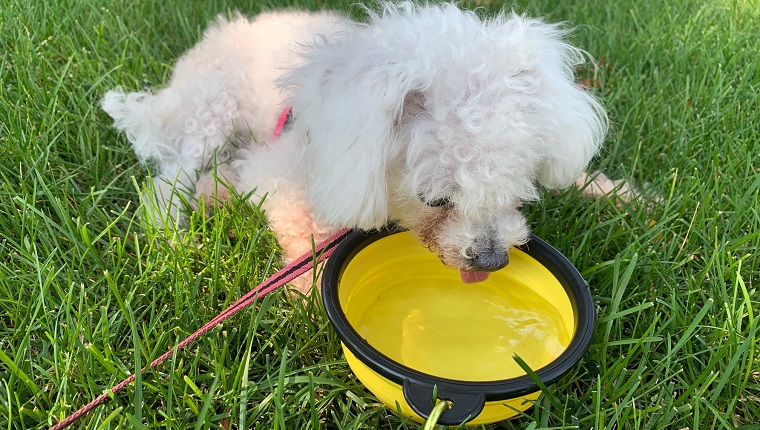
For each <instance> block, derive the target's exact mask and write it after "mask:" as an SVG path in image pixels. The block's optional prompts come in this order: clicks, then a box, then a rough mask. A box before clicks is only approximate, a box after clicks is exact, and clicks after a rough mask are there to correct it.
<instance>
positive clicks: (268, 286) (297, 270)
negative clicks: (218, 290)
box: [49, 229, 349, 430]
mask: <svg viewBox="0 0 760 430" xmlns="http://www.w3.org/2000/svg"><path fill="white" fill-rule="evenodd" d="M348 233H349V230H348V229H343V230H340V231H338V232H337V233H335V234H334V235H332V236H330V237H329V238H328V239H327V240H325V241H324V242H322V243H320V244H319V245H317V246H316V248H315V250H314V253H311V252H308V253H306V254H304V255H302V256H301V257H300V258H298V259H297V260H295V261H293V262H292V263H290V264H288V265H287V266H285V267H283V268H282V269H280V270H279V271H278V272H277V273H275V274H274V275H272V276H270V277H269V278H268V279H267V280H266V281H264V282H262V283H261V284H259V285H258V286H257V287H256V288H254V289H252V290H251V291H249V292H248V293H246V294H245V295H244V296H243V297H241V298H239V299H238V300H237V301H236V302H235V303H233V304H231V305H230V306H229V307H228V308H227V309H225V310H223V311H222V312H221V313H220V314H219V315H217V316H216V317H214V318H213V319H212V320H211V321H209V322H207V323H206V324H205V325H204V326H203V327H201V328H199V329H198V330H197V331H196V332H195V333H193V334H191V335H190V336H188V337H186V338H185V339H184V340H183V341H182V342H180V343H178V344H177V346H174V347H172V348H169V350H168V351H166V352H165V353H163V354H161V355H160V356H159V357H158V358H156V359H155V360H153V362H151V363H150V364H149V365H147V366H146V367H144V368H143V369H142V370H141V372H145V371H147V370H150V369H152V368H154V367H156V366H158V365H159V364H161V363H162V362H164V360H166V359H167V358H169V357H171V356H172V355H173V354H174V353H175V351H178V350H180V349H182V348H184V347H185V346H187V345H188V344H189V343H191V342H193V341H194V340H195V339H197V338H199V337H201V336H203V335H204V334H206V332H208V331H209V330H211V329H212V328H214V327H215V326H217V325H218V324H221V323H222V322H223V321H224V320H226V319H227V318H229V317H231V316H233V315H235V314H236V313H238V312H240V311H241V310H243V309H245V308H246V307H248V306H250V305H251V304H253V303H254V302H256V300H258V299H259V298H261V297H264V296H266V295H267V294H269V293H271V292H272V291H274V290H276V289H278V288H280V287H282V286H283V285H285V284H286V283H288V282H290V281H292V280H293V279H295V278H297V277H298V276H300V275H302V274H304V273H306V272H307V271H308V270H309V269H311V268H312V267H314V266H315V265H316V264H318V263H320V262H322V261H324V260H326V259H327V258H328V257H329V256H330V255H332V253H333V251H334V250H335V247H336V246H337V245H338V243H340V241H341V240H343V239H345V238H346V236H347V235H348ZM312 257H313V258H312ZM134 380H135V375H134V374H133V375H130V376H129V377H128V378H127V379H125V380H123V381H121V382H119V383H118V384H116V385H115V386H113V387H112V388H110V389H108V390H106V392H105V393H103V394H101V395H100V396H98V397H96V398H95V399H93V400H92V401H91V402H90V403H88V404H86V405H84V406H82V407H81V408H80V409H79V410H78V411H76V412H74V413H73V414H71V415H69V416H68V417H66V418H65V419H64V420H63V421H61V422H59V423H58V424H56V425H54V426H52V427H50V429H49V430H59V429H64V428H66V427H68V426H70V425H71V424H73V423H74V421H76V420H78V419H79V418H81V417H83V416H84V415H86V414H87V413H89V412H90V411H91V410H93V409H95V407H97V406H98V405H100V404H101V403H103V402H105V401H106V400H107V399H108V398H109V397H110V396H111V395H112V394H115V393H117V392H118V391H120V390H121V389H122V388H124V387H126V386H127V385H129V384H130V383H132V381H134Z"/></svg>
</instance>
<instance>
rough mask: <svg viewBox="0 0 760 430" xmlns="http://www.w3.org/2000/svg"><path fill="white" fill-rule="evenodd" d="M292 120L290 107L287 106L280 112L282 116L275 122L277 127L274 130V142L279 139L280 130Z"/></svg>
mask: <svg viewBox="0 0 760 430" xmlns="http://www.w3.org/2000/svg"><path fill="white" fill-rule="evenodd" d="M292 118H293V116H292V115H291V107H290V106H288V107H286V108H285V109H284V110H283V111H282V115H280V119H279V120H278V121H277V127H275V128H274V140H277V139H279V138H280V132H282V129H283V128H285V126H286V125H288V123H289V122H290V121H291V120H292Z"/></svg>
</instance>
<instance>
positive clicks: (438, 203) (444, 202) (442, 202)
mask: <svg viewBox="0 0 760 430" xmlns="http://www.w3.org/2000/svg"><path fill="white" fill-rule="evenodd" d="M420 200H422V203H425V204H426V205H428V206H430V207H431V208H439V207H442V206H450V205H451V200H449V198H448V197H442V198H440V199H435V200H427V199H425V198H424V197H420Z"/></svg>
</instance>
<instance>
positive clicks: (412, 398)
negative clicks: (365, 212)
mask: <svg viewBox="0 0 760 430" xmlns="http://www.w3.org/2000/svg"><path fill="white" fill-rule="evenodd" d="M322 298H323V300H324V305H325V309H326V311H327V316H328V318H329V319H330V321H331V322H332V324H333V326H334V327H335V330H336V332H337V334H338V336H339V337H340V339H341V341H342V342H343V350H344V352H345V355H346V360H347V361H348V364H349V366H350V367H351V370H352V371H353V372H354V374H355V375H356V376H357V377H358V378H359V380H360V381H361V382H362V383H363V384H364V385H365V386H366V387H367V388H368V389H369V390H370V391H372V393H374V394H375V396H376V397H377V398H378V399H379V400H380V401H382V402H383V403H384V404H385V405H386V406H388V407H389V408H391V409H392V410H394V411H395V410H400V412H401V413H402V414H403V415H405V416H407V417H411V418H412V419H415V420H417V421H421V420H423V419H425V418H427V417H428V416H429V415H430V413H431V411H432V409H433V407H434V406H435V403H434V400H435V397H434V393H435V396H437V398H438V399H441V400H448V401H449V402H450V403H451V405H452V406H451V408H450V409H449V410H447V411H446V412H444V413H443V414H442V415H441V416H440V418H439V420H438V423H440V424H447V425H456V424H460V423H463V422H468V423H469V424H487V423H492V422H496V421H501V420H503V419H507V418H510V417H513V416H515V415H517V414H519V413H520V412H522V411H524V410H526V409H528V408H530V407H531V406H532V404H533V403H534V402H535V400H536V399H537V398H538V395H539V394H540V391H539V388H538V386H537V384H536V383H535V381H534V380H533V379H532V378H531V377H530V376H528V375H527V374H526V373H525V371H524V370H523V368H522V367H521V366H520V365H519V364H518V362H517V361H516V360H515V359H514V356H515V355H517V356H519V357H520V358H521V359H522V360H523V361H524V362H525V364H527V365H528V366H530V368H531V369H533V370H534V371H535V373H536V375H537V376H538V378H539V379H540V380H541V381H542V382H543V383H544V384H545V385H548V384H551V383H553V382H554V381H556V380H557V379H559V378H560V377H561V376H562V375H564V374H565V373H566V372H568V371H569V370H570V369H571V368H572V367H573V366H574V365H576V364H577V363H578V361H579V360H580V359H581V357H582V356H583V354H585V352H586V350H587V349H588V346H589V344H590V342H591V339H592V335H593V332H594V323H595V313H594V303H593V299H592V297H591V294H590V292H589V290H588V288H587V287H586V283H585V282H584V280H583V278H582V277H581V275H580V273H578V271H577V270H576V269H575V267H573V265H572V264H571V263H570V262H569V261H568V260H567V258H565V257H564V256H563V255H562V254H560V253H559V252H558V251H557V250H556V249H554V248H553V247H551V246H550V245H548V244H547V243H546V242H544V241H542V240H541V239H538V238H537V237H535V236H534V237H531V239H530V241H529V242H528V243H527V244H526V245H524V246H521V247H519V248H518V249H513V250H511V251H510V253H509V264H508V265H507V267H505V268H504V269H501V270H499V271H497V272H494V273H492V274H491V275H490V276H489V277H488V279H487V280H485V281H483V282H478V283H471V284H465V283H463V282H462V280H461V278H460V275H459V272H458V271H456V270H453V269H450V268H448V267H446V266H444V265H443V264H442V263H441V262H440V260H439V259H438V257H437V256H436V254H435V253H433V252H431V251H429V250H428V249H426V248H424V247H422V246H420V245H419V244H418V243H417V241H416V240H415V239H414V238H413V237H412V236H411V234H410V233H408V232H398V231H395V232H394V231H380V232H371V233H366V232H360V231H354V232H352V233H351V234H350V235H349V236H348V237H347V238H346V239H344V240H343V242H342V243H341V244H340V245H339V246H338V248H337V249H336V250H335V252H334V253H333V255H332V256H331V257H330V259H329V260H328V262H327V265H326V266H325V270H324V272H323V274H322Z"/></svg>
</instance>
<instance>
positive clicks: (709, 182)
mask: <svg viewBox="0 0 760 430" xmlns="http://www.w3.org/2000/svg"><path fill="white" fill-rule="evenodd" d="M309 1H311V3H306V2H309ZM351 3H353V1H348V0H346V1H343V0H341V1H336V2H323V1H321V0H293V1H280V0H268V1H261V0H240V1H238V2H235V1H232V0H220V1H214V2H192V1H181V0H135V1H129V2H125V1H117V0H102V1H98V2H89V1H83V0H57V1H45V0H4V2H3V5H2V7H0V113H2V115H1V116H0V144H1V145H2V148H3V149H4V155H3V157H2V159H0V256H2V258H0V428H4V429H5V428H7V429H37V428H47V427H48V426H50V425H52V424H55V423H56V422H58V421H60V420H61V419H62V418H63V417H65V416H66V415H68V414H70V413H72V412H73V411H75V410H76V409H78V408H79V407H80V406H82V405H84V404H86V403H87V402H89V401H90V399H92V398H94V397H96V396H98V395H100V394H101V393H103V391H104V390H105V389H106V388H108V387H110V386H113V385H114V384H116V383H118V382H119V381H121V380H122V379H123V378H125V377H127V376H128V375H131V374H133V373H136V372H137V378H136V381H135V382H134V383H132V384H131V385H129V386H128V387H127V388H126V389H124V390H123V391H121V392H120V393H119V394H117V395H115V396H114V397H113V398H112V399H110V400H109V401H108V402H106V404H105V405H103V406H100V407H99V408H97V409H96V410H95V411H93V412H92V413H90V414H89V415H88V416H86V417H84V418H82V419H81V420H80V421H78V422H77V423H76V424H75V425H74V428H82V429H85V428H86V429H100V428H137V429H142V428H176V429H185V428H224V429H228V428H240V429H242V428H262V429H270V428H276V429H305V428H309V429H311V428H314V429H318V428H324V429H355V428H357V429H358V428H361V429H416V428H419V427H420V426H419V425H418V424H415V423H413V422H411V421H404V420H402V419H400V418H398V417H397V416H396V415H395V414H394V413H392V412H390V411H389V410H387V409H385V408H384V407H382V406H381V405H380V404H379V403H378V401H377V400H376V399H375V398H374V397H373V396H372V394H371V393H369V392H368V391H367V390H366V389H365V388H364V387H362V385H361V384H360V383H358V381H357V380H356V379H355V377H353V376H352V374H351V372H350V370H349V369H348V367H347V365H346V363H345V361H344V357H343V355H342V352H341V349H340V344H339V341H338V340H337V337H336V335H335V334H334V333H333V331H332V330H331V328H330V326H329V323H328V322H327V320H326V317H325V315H324V312H323V310H322V309H321V304H320V300H319V297H318V296H316V295H313V296H312V297H309V298H308V300H306V301H301V300H297V299H296V300H294V299H290V298H288V296H286V295H284V294H281V293H275V294H273V295H270V296H268V297H266V298H265V299H264V300H263V301H262V302H261V303H260V304H257V305H256V306H254V307H252V308H251V309H249V310H246V311H245V312H243V313H241V314H239V315H238V316H236V317H234V318H232V319H231V320H229V321H228V322H226V323H225V324H224V325H223V326H221V327H219V328H217V329H214V330H213V331H212V332H211V333H210V334H209V335H207V336H205V337H204V338H202V339H200V340H198V341H197V342H195V343H194V344H192V345H190V346H189V347H188V348H187V349H186V350H184V351H182V352H180V353H178V354H176V355H175V356H173V357H172V358H170V359H169V360H168V361H167V362H166V363H164V364H163V365H161V366H159V367H158V368H157V369H155V370H152V371H148V372H146V373H144V374H142V373H139V369H140V368H141V366H143V365H145V364H146V363H149V362H150V361H151V360H153V359H154V358H155V357H157V356H158V355H160V354H161V353H163V352H164V351H165V350H167V349H168V348H170V347H171V346H172V345H174V344H176V343H177V342H179V341H180V340H181V339H183V338H184V337H185V336H187V335H188V334H190V333H192V332H193V331H195V330H196V329H197V328H199V327H200V326H202V325H203V324H204V323H205V322H206V321H208V320H209V319H211V318H212V317H213V316H215V315H216V314H217V313H218V312H220V311H221V310H223V309H224V308H225V307H226V306H227V305H229V304H230V303H232V302H233V301H234V300H235V299H236V298H237V297H239V296H241V295H242V294H244V293H245V292H246V291H248V290H249V289H250V288H251V287H252V286H254V285H255V284H257V283H258V282H259V281H261V280H262V279H264V278H265V277H266V276H268V275H269V274H271V273H273V271H274V270H275V269H276V267H277V265H278V259H277V252H278V251H277V248H276V243H275V242H274V239H273V237H272V235H271V234H270V233H268V231H267V230H266V225H265V221H264V219H263V217H262V214H261V213H260V212H259V211H258V210H257V208H256V207H254V206H251V205H248V204H246V203H244V202H241V201H236V202H233V203H232V204H231V205H229V206H227V207H225V208H222V209H220V210H219V211H218V212H217V213H215V214H214V215H213V216H206V215H205V214H203V213H193V214H191V216H190V223H189V226H188V228H187V230H188V231H187V234H186V235H184V236H183V238H178V237H172V235H171V234H169V233H162V232H159V231H153V230H151V229H150V228H148V227H147V226H144V225H143V224H142V223H141V221H140V217H139V205H140V204H141V203H140V193H141V192H140V188H141V186H142V184H143V181H144V179H145V178H146V175H147V174H148V172H147V170H146V169H145V168H144V167H142V166H140V165H139V164H138V163H137V160H136V158H135V157H134V155H133V154H132V153H131V149H130V147H129V145H128V143H127V141H126V139H125V138H124V136H122V135H119V134H117V133H116V132H115V131H114V130H113V129H112V128H111V126H110V124H111V122H110V120H109V118H108V117H107V115H105V113H104V112H102V111H101V110H100V108H99V107H98V102H99V100H100V98H101V97H102V95H103V94H104V92H105V91H106V90H108V89H110V88H113V87H114V86H116V85H121V86H123V87H125V88H128V89H133V90H136V89H142V88H145V87H152V86H157V85H160V84H161V83H162V82H164V81H165V80H166V79H167V77H168V75H169V73H170V71H171V66H172V64H173V62H174V61H175V60H176V59H177V58H178V56H179V55H181V53H182V52H183V51H184V50H186V49H187V48H189V47H190V46H192V44H193V43H194V42H195V41H197V40H198V38H199V36H200V34H201V32H202V30H203V28H204V27H205V25H206V23H207V22H208V21H209V20H210V19H211V18H212V17H213V16H215V15H216V14H218V13H225V14H227V13H230V12H231V11H233V10H235V9H239V10H241V11H243V12H244V13H247V14H254V13H256V12H258V11H260V10H262V9H265V8H272V7H281V6H296V7H299V8H310V9H314V8H325V7H329V8H337V9H341V10H354V11H356V10H357V8H353V9H352V8H351V6H350V5H351ZM475 4H479V5H480V6H481V7H482V8H483V9H482V13H484V14H489V13H494V11H497V10H499V9H500V8H501V7H502V6H503V4H502V3H500V2H497V1H488V0H482V1H479V2H475V3H472V4H471V3H465V4H463V5H462V7H474V6H475ZM507 7H508V8H514V9H516V10H518V11H521V12H522V11H524V12H526V13H529V14H531V15H541V16H545V17H546V19H547V20H549V21H552V22H555V21H565V22H567V23H569V24H571V25H573V26H576V27H577V29H576V31H575V32H574V33H573V35H572V37H573V41H574V42H575V43H576V44H578V45H580V46H582V47H583V48H584V49H585V50H587V51H588V52H589V53H590V54H591V55H592V56H593V57H594V58H596V60H597V62H598V65H599V67H598V68H597V69H591V68H589V69H584V70H580V71H579V79H582V80H584V82H585V83H586V84H587V85H589V86H591V87H593V88H594V90H595V91H596V92H597V93H598V95H599V97H600V98H601V99H602V100H603V102H604V104H605V106H606V108H607V109H608V111H609V115H610V119H611V130H610V133H609V135H608V138H607V140H606V142H605V147H604V149H603V150H602V151H601V153H600V154H599V156H598V157H597V159H595V161H594V162H593V166H592V167H593V168H601V169H604V170H605V171H606V172H607V173H608V174H609V175H610V176H613V177H624V178H628V179H631V180H633V181H635V182H636V183H638V184H640V185H641V186H642V187H645V188H646V189H647V190H649V191H650V192H652V193H655V194H656V195H658V196H659V197H660V198H661V201H660V202H659V203H656V204H647V203H642V202H636V203H633V204H630V205H622V206H617V205H615V204H614V203H613V202H611V201H609V200H588V199H582V198H581V197H579V195H578V193H577V192H576V191H567V192H564V193H561V194H558V195H549V194H547V195H546V196H545V199H544V200H543V201H542V202H541V203H537V204H533V205H531V206H528V207H525V212H526V213H527V214H528V216H529V218H530V221H531V224H532V226H533V229H534V232H535V233H536V234H537V235H538V236H540V237H543V238H544V239H546V240H547V241H549V242H550V243H552V244H553V245H554V246H555V247H557V248H558V249H560V250H561V251H562V252H563V253H565V254H566V255H567V256H568V257H569V258H570V260H571V261H572V262H573V263H574V264H575V265H576V266H577V267H578V268H579V269H580V270H581V272H582V273H583V275H584V277H585V278H586V280H587V281H588V283H589V286H590V288H591V291H592V293H593V295H594V298H595V300H596V302H597V305H598V316H599V322H598V325H597V329H596V335H595V339H594V342H593V344H592V346H591V348H590V350H589V352H588V354H587V355H586V356H585V358H584V360H583V361H582V363H581V364H580V365H579V366H578V367H577V369H576V370H574V371H573V372H571V373H570V374H569V375H567V376H566V377H564V378H563V379H562V380H560V381H559V382H558V383H556V384H554V385H553V386H551V387H550V388H549V389H548V390H547V391H546V392H545V394H544V395H543V396H541V398H540V399H539V401H538V403H537V405H536V407H535V408H533V409H531V410H529V411H528V412H527V413H526V414H525V415H524V416H522V417H520V418H519V419H516V420H512V421H508V422H503V423H499V424H495V425H492V426H488V428H499V429H537V428H563V429H569V428H579V429H591V428H593V429H596V430H600V429H684V428H688V429H733V428H737V427H741V426H745V427H744V428H745V429H750V428H755V429H757V428H760V427H758V426H753V424H754V425H756V424H758V423H760V418H758V417H760V342H758V339H759V338H760V336H758V330H760V313H759V312H758V309H760V292H758V288H760V269H759V268H760V253H759V252H758V245H760V172H758V169H760V161H759V160H760V106H758V99H759V98H760V96H759V95H758V94H759V92H760V3H759V2H758V1H757V0H733V1H731V0H711V1H708V2H693V1H689V0H652V1H650V2H640V1H636V0H620V1H612V0H610V1H606V2H599V1H590V0H578V1H574V2H553V1H549V0H538V1H532V2H527V1H521V2H518V3H508V4H507Z"/></svg>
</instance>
